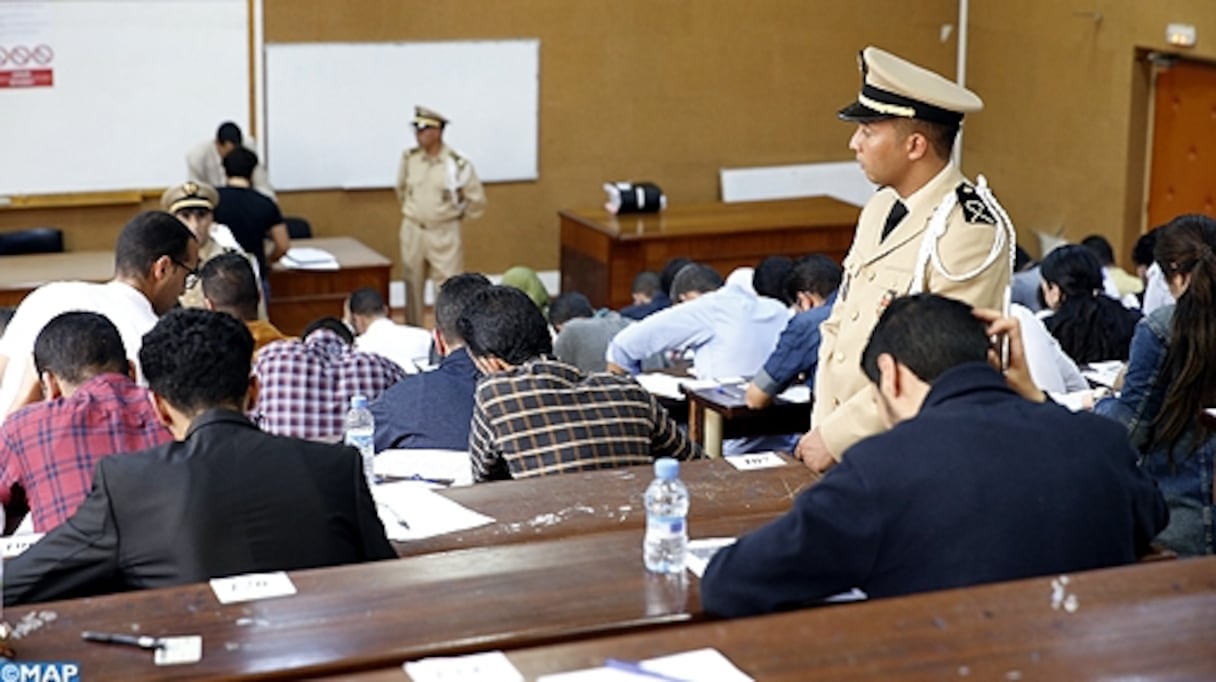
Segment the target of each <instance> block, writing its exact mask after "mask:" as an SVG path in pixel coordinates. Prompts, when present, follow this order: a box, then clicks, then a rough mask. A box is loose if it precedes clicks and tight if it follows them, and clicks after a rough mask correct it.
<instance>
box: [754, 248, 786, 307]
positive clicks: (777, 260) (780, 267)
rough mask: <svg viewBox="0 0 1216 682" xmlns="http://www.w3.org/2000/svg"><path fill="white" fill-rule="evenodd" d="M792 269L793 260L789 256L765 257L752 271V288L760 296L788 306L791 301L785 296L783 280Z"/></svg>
mask: <svg viewBox="0 0 1216 682" xmlns="http://www.w3.org/2000/svg"><path fill="white" fill-rule="evenodd" d="M793 269H794V259H792V258H790V257H789V256H766V257H765V258H764V260H762V261H760V262H759V263H757V264H756V269H755V270H753V271H752V288H753V289H755V290H756V293H757V294H759V295H761V296H767V297H769V298H775V299H777V300H778V301H781V302H782V303H784V304H786V305H789V304H791V303H793V300H791V299H790V298H788V297H787V295H786V292H785V280H786V279H788V278H789V276H790V272H791V271H793Z"/></svg>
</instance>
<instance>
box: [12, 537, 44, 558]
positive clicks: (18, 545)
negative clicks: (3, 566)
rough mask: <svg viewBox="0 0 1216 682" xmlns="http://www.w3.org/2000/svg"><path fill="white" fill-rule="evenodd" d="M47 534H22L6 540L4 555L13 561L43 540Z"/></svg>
mask: <svg viewBox="0 0 1216 682" xmlns="http://www.w3.org/2000/svg"><path fill="white" fill-rule="evenodd" d="M43 535H46V533H22V534H21V535H12V536H9V537H7V538H4V547H3V554H4V558H5V559H12V558H13V557H15V556H18V555H20V554H21V553H22V552H24V551H25V550H27V549H29V548H30V545H32V544H34V543H35V542H38V541H39V540H41V539H42V536H43Z"/></svg>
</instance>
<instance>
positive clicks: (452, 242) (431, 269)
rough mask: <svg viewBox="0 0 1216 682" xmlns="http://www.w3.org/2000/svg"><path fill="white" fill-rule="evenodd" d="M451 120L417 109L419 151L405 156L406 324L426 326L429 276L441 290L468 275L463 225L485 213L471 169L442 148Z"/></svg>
mask: <svg viewBox="0 0 1216 682" xmlns="http://www.w3.org/2000/svg"><path fill="white" fill-rule="evenodd" d="M447 123H448V120H447V119H446V118H444V117H443V116H441V115H440V114H439V113H437V112H435V111H432V110H430V109H427V108H425V107H414V131H415V135H416V136H417V138H418V146H417V147H414V148H413V149H411V150H409V151H407V152H405V153H404V154H402V156H401V164H400V165H399V166H398V167H397V199H398V200H399V201H400V202H401V216H402V218H401V264H402V268H403V269H404V271H405V272H404V274H405V295H406V308H405V320H406V322H407V323H409V324H412V325H414V326H421V325H422V305H423V302H422V295H423V291H424V288H425V287H426V280H427V277H428V275H429V276H430V277H432V278H433V279H434V280H435V286H436V287H438V286H439V285H440V284H442V283H443V281H444V280H445V279H447V278H448V277H451V276H452V275H457V274H459V273H461V272H464V249H463V247H462V245H461V241H460V221H461V220H462V219H463V218H478V217H480V216H481V214H482V213H484V212H485V208H486V194H485V190H484V189H482V186H481V180H479V179H478V178H477V172H476V171H474V170H473V164H472V163H471V162H470V161H469V160H468V159H466V158H464V157H463V156H461V155H460V154H457V153H456V152H455V151H453V150H452V149H451V148H450V147H448V146H447V145H446V144H444V143H443V129H444V127H445V126H447Z"/></svg>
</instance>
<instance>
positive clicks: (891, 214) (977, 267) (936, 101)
mask: <svg viewBox="0 0 1216 682" xmlns="http://www.w3.org/2000/svg"><path fill="white" fill-rule="evenodd" d="M860 61H861V73H862V78H863V82H862V87H861V93H860V94H858V96H857V101H856V102H854V103H853V104H850V105H849V106H847V107H845V108H844V109H842V110H840V113H839V116H840V118H841V119H842V120H845V121H851V122H855V123H856V124H857V130H856V131H855V132H854V133H853V137H852V139H851V140H850V141H849V148H850V149H851V150H853V152H854V153H855V154H856V155H857V161H858V163H859V164H861V168H862V170H863V171H864V172H865V174H866V177H867V178H869V179H870V181H871V182H874V183H875V184H877V185H879V186H881V189H880V190H879V191H878V192H877V193H875V195H874V197H873V198H871V199H870V201H869V202H867V203H866V205H865V207H864V208H863V209H862V211H861V217H860V218H859V219H858V222H857V231H856V233H855V234H854V235H853V245H852V246H851V247H850V248H849V253H848V255H847V256H846V257H845V260H844V280H843V282H842V283H841V285H840V289H839V291H838V293H837V298H836V303H835V305H834V306H833V308H832V314H831V316H829V317H828V319H827V320H826V321H825V322H824V323H823V326H822V328H821V330H820V332H821V334H822V342H821V344H820V347H819V367H818V369H817V371H816V376H815V406H814V411H813V413H812V418H811V426H812V429H811V431H810V432H809V433H807V434H806V435H805V436H803V438H802V440H801V441H799V443H798V447H797V449H796V451H795V454H796V455H797V456H798V457H800V458H801V459H802V460H803V461H804V462H805V463H806V464H807V466H809V467H810V468H812V469H815V470H817V471H823V470H825V469H827V468H829V467H830V466H832V465H833V464H835V463H836V461H838V460H839V459H840V457H841V455H842V454H843V453H844V451H845V450H846V449H847V448H848V447H849V446H850V445H852V444H854V443H856V442H857V441H859V440H861V439H862V438H865V437H866V436H871V435H874V434H876V433H879V432H880V431H883V430H885V427H884V425H883V423H882V420H881V419H880V418H879V415H878V409H877V407H876V406H875V404H874V401H873V399H872V397H871V395H870V390H869V386H868V385H867V382H866V377H865V375H864V374H862V372H861V363H860V359H861V351H862V348H864V347H865V344H866V339H867V338H869V336H870V330H872V329H873V328H874V325H875V324H876V323H877V322H878V316H879V315H881V314H882V311H883V309H884V308H885V307H886V305H887V304H888V303H889V302H890V301H891V300H892V299H894V298H895V297H897V296H903V295H905V294H917V293H922V292H933V293H938V294H942V295H944V296H949V297H952V298H956V299H959V300H962V301H964V302H966V303H969V304H971V305H973V306H976V307H983V308H993V309H1001V308H1003V306H1004V302H1005V300H1006V299H1005V297H1006V291H1007V289H1008V287H1009V278H1010V264H1011V260H1012V250H1013V248H1014V242H1015V241H1016V240H1015V239H1014V235H1013V225H1012V224H1011V223H1010V221H1009V218H1008V216H1007V215H1006V214H1005V211H1004V209H1002V208H1001V207H1000V205H999V204H997V202H996V199H995V198H994V197H993V196H992V193H991V192H990V191H988V188H987V185H986V183H985V182H984V180H983V179H982V178H981V179H980V182H979V184H978V185H972V184H971V183H969V182H968V181H967V179H966V178H964V177H963V174H962V173H961V172H960V171H959V169H958V168H957V167H956V166H955V165H954V164H953V163H952V162H951V160H950V154H951V151H952V150H953V147H954V140H955V137H956V136H957V134H958V130H959V127H960V126H961V125H962V122H963V115H964V114H967V113H971V112H976V111H979V110H980V109H981V108H982V107H983V102H982V101H981V100H980V98H979V97H977V96H976V95H975V94H974V93H972V92H971V91H970V90H967V89H965V88H963V87H961V86H959V85H956V84H954V83H953V82H951V81H949V80H947V79H945V78H943V77H941V76H939V75H937V74H936V73H933V72H931V71H927V70H925V69H923V68H921V67H919V66H916V65H915V64H912V63H909V62H907V61H904V60H903V59H900V58H899V57H896V56H895V55H893V54H890V53H888V52H884V51H883V50H880V49H878V48H875V47H867V48H866V49H865V50H864V51H862V53H861V59H860Z"/></svg>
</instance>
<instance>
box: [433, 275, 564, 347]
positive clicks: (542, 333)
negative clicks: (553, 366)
mask: <svg viewBox="0 0 1216 682" xmlns="http://www.w3.org/2000/svg"><path fill="white" fill-rule="evenodd" d="M456 328H457V329H458V330H459V332H460V337H461V338H463V339H464V342H465V344H467V345H468V347H469V352H470V353H472V354H473V355H474V356H476V357H487V356H494V357H496V358H498V359H499V360H502V361H503V362H505V363H507V364H509V365H521V364H523V363H525V362H528V361H529V360H535V359H537V358H540V357H543V356H548V355H552V354H553V341H552V338H551V337H550V336H549V325H548V323H547V322H545V316H544V315H543V314H541V312H540V308H537V307H536V304H535V303H533V302H532V299H530V298H528V295H527V294H525V293H524V292H522V291H520V290H519V289H516V288H515V287H507V286H492V287H488V288H486V289H483V290H481V291H479V292H477V294H476V295H475V296H474V297H473V300H471V301H469V304H468V305H467V306H465V309H464V312H463V313H461V314H460V319H459V320H458V321H457V322H456Z"/></svg>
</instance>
